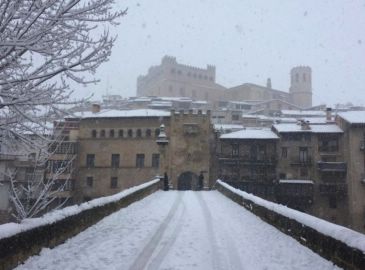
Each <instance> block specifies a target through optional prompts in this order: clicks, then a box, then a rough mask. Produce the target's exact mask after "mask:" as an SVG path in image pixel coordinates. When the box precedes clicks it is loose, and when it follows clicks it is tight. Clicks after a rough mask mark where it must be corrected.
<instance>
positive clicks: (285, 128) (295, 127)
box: [273, 123, 343, 133]
mask: <svg viewBox="0 0 365 270" xmlns="http://www.w3.org/2000/svg"><path fill="white" fill-rule="evenodd" d="M273 127H274V128H275V129H276V130H277V131H278V132H280V133H287V132H310V133H343V130H342V129H341V128H340V127H339V126H337V125H336V124H334V123H328V124H323V125H322V124H312V125H311V124H309V127H310V129H305V130H303V129H302V127H301V125H300V124H297V123H296V124H294V123H293V124H291V123H285V124H284V123H283V124H275V125H273Z"/></svg>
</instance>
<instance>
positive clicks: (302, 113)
mask: <svg viewBox="0 0 365 270" xmlns="http://www.w3.org/2000/svg"><path fill="white" fill-rule="evenodd" d="M281 114H282V115H285V116H289V115H292V116H297V115H299V116H325V115H326V112H324V111H300V110H281Z"/></svg>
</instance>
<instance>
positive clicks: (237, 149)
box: [232, 144, 240, 157]
mask: <svg viewBox="0 0 365 270" xmlns="http://www.w3.org/2000/svg"><path fill="white" fill-rule="evenodd" d="M239 154H240V147H239V145H238V144H232V156H233V157H237V156H239Z"/></svg>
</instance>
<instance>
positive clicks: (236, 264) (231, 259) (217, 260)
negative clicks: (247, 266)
mask: <svg viewBox="0 0 365 270" xmlns="http://www.w3.org/2000/svg"><path fill="white" fill-rule="evenodd" d="M202 194H203V193H202V192H199V193H198V194H197V197H198V199H199V204H200V206H201V208H202V209H203V215H204V217H205V223H206V225H207V230H208V234H209V235H210V239H211V245H212V249H213V250H212V254H213V258H212V259H213V267H214V269H224V270H225V269H232V270H236V269H244V267H243V266H242V264H241V260H240V256H239V254H238V252H237V249H236V245H235V243H234V241H233V239H232V238H231V236H230V235H229V232H228V231H227V229H226V227H225V226H224V224H222V226H221V227H220V228H222V229H223V233H224V235H223V237H222V238H223V239H224V240H223V241H224V245H225V252H224V253H225V254H227V253H228V264H229V265H224V263H223V262H224V261H223V258H222V256H220V253H219V252H218V250H219V245H218V242H217V235H216V233H215V231H214V229H213V226H212V224H213V218H212V214H211V212H210V209H209V207H208V205H207V203H206V201H205V200H204V198H203V195H202ZM227 251H228V252H227ZM222 254H223V253H222Z"/></svg>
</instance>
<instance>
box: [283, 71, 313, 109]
mask: <svg viewBox="0 0 365 270" xmlns="http://www.w3.org/2000/svg"><path fill="white" fill-rule="evenodd" d="M290 79H291V83H290V89H289V94H290V99H291V102H292V103H293V104H295V105H297V106H299V107H302V108H309V107H312V69H311V68H310V67H308V66H298V67H294V68H292V69H291V71H290Z"/></svg>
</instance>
